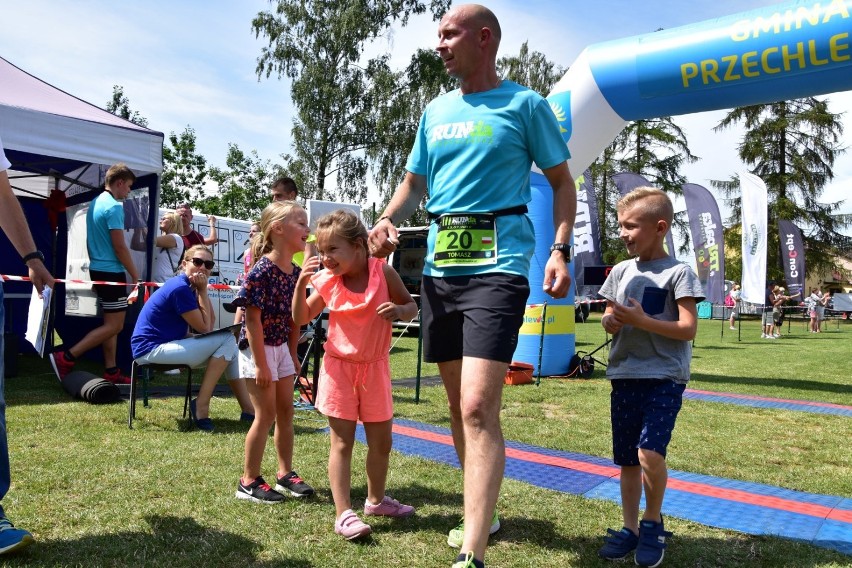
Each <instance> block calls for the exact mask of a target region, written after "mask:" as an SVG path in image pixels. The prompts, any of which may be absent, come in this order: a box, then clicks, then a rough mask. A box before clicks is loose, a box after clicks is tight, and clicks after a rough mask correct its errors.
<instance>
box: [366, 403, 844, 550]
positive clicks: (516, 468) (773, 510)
mask: <svg viewBox="0 0 852 568" xmlns="http://www.w3.org/2000/svg"><path fill="white" fill-rule="evenodd" d="M393 432H394V440H393V445H394V449H395V450H396V451H398V452H400V453H403V454H406V455H414V456H419V457H422V458H426V459H430V460H433V461H438V462H442V463H445V464H447V465H450V466H453V467H459V463H458V460H457V458H456V453H455V450H454V448H453V441H452V436H451V435H450V432H449V430H447V429H446V428H442V427H439V426H433V425H430V424H423V423H419V422H413V421H409V420H399V419H397V420H395V421H394V427H393ZM358 438H359V440H360V441H362V442H364V441H365V438H364V432H363V428H362V427H360V426H359V428H358ZM618 474H619V469H618V467H617V466H615V465H613V463H612V461H611V460H609V459H604V458H599V457H594V456H588V455H584V454H577V453H572V452H562V451H557V450H550V449H546V448H540V447H536V446H531V445H527V444H521V443H518V442H511V441H507V442H506V477H510V478H512V479H516V480H518V481H523V482H526V483H529V484H531V485H535V486H538V487H543V488H546V489H552V490H555V491H562V492H565V493H571V494H573V495H581V496H583V497H587V498H590V499H605V500H609V501H615V502H620V498H621V497H620V492H619V480H618ZM663 512H664V513H665V514H667V515H670V516H673V517H678V518H682V519H688V520H691V521H695V522H697V523H701V524H704V525H708V526H713V527H717V528H724V529H732V530H737V531H741V532H744V533H748V534H756V535H773V536H779V537H784V538H790V539H796V540H802V541H805V542H808V543H811V544H813V545H814V546H820V547H823V548H831V549H834V550H838V551H840V552H843V553H845V554H850V555H852V499H847V498H843V497H837V496H833V495H817V494H812V493H803V492H800V491H792V490H789V489H782V488H780V487H773V486H771V485H763V484H759V483H749V482H744V481H735V480H730V479H724V478H721V477H713V476H709V475H699V474H694V473H686V472H681V471H672V470H670V471H669V482H668V489H667V491H666V499H665V504H664V506H663Z"/></svg>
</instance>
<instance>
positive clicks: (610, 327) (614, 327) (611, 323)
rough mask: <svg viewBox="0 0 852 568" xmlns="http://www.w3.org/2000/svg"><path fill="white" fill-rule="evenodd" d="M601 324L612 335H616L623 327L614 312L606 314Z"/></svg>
mask: <svg viewBox="0 0 852 568" xmlns="http://www.w3.org/2000/svg"><path fill="white" fill-rule="evenodd" d="M601 325H603V328H604V331H606V332H607V333H608V334H610V335H615V334H616V333H618V332H619V331H621V328H622V327H623V324H622V323H621V322H619V321H618V320H617V319H616V318H615V316H614V315H613V314H604V315H603V317H602V318H601Z"/></svg>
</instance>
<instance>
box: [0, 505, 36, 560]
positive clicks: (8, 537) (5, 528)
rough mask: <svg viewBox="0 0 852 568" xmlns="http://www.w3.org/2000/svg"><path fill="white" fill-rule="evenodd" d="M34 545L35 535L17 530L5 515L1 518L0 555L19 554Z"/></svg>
mask: <svg viewBox="0 0 852 568" xmlns="http://www.w3.org/2000/svg"><path fill="white" fill-rule="evenodd" d="M0 515H2V513H0ZM32 543H33V535H31V534H30V533H29V531H25V530H24V529H17V528H15V525H13V524H12V522H11V521H9V519H7V518H6V516H5V515H2V516H0V554H7V553H9V552H17V551H18V550H21V549H23V548H26V547H28V546H29V545H31V544H32Z"/></svg>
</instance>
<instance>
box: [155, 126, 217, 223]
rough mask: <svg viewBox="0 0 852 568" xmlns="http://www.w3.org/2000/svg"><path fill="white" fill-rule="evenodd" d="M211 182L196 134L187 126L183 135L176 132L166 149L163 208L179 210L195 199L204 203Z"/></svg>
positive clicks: (161, 195)
mask: <svg viewBox="0 0 852 568" xmlns="http://www.w3.org/2000/svg"><path fill="white" fill-rule="evenodd" d="M206 182H207V160H206V159H205V158H204V156H202V155H201V154H199V153H198V152H197V150H196V144H195V130H193V128H192V127H191V126H189V125H187V126H186V128H185V129H184V131H183V132H181V133H180V135H178V134H175V133H174V132H172V133H171V134H169V137H168V144H167V145H164V146H163V177H162V180H161V182H160V205H161V206H163V207H171V208H174V207H177V206H178V205H179V204H180V203H183V202H185V201H190V200H191V199H203V198H204V189H205V183H206Z"/></svg>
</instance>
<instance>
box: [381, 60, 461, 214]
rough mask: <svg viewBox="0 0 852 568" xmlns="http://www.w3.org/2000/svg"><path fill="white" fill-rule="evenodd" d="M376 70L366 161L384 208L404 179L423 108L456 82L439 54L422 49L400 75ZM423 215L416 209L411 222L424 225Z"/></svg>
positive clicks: (383, 69) (384, 69)
mask: <svg viewBox="0 0 852 568" xmlns="http://www.w3.org/2000/svg"><path fill="white" fill-rule="evenodd" d="M375 71H376V72H375V73H374V79H375V80H374V85H375V93H376V95H377V97H376V99H374V101H373V105H374V107H373V110H374V113H375V117H374V121H375V128H376V141H375V142H376V143H375V144H374V145H373V146H371V147H370V148H369V149H368V150H367V158H368V159H369V160H370V164H371V171H372V174H373V179H374V181H375V183H376V185H377V186H378V188H379V193H380V194H381V195H382V197H383V200H384V203H383V204H382V205H384V204H386V203H387V201H388V200H389V199H390V197H391V195H393V192H394V190H395V189H396V187H397V185H399V182H400V181H401V180H402V178H403V177H404V176H405V163H406V161H407V159H408V154H409V153H410V152H411V147H412V146H413V145H414V138H415V135H416V133H417V127H418V124H419V122H420V116H421V114H422V113H423V109H424V108H426V104H427V103H428V102H429V101H430V100H432V99H433V98H435V97H437V96H438V95H440V94H442V93H445V92H447V91H450V90H452V89H454V88H455V87H456V86H457V82H456V80H455V79H454V78H452V77H450V76H449V75H447V72H446V71H445V70H444V63H443V61H441V58H440V57H438V54H437V53H436V52H435V51H432V50H425V49H419V50H417V52H416V53H415V54H414V55H413V56H412V57H411V61H410V62H409V64H408V66H407V67H406V68H405V70H404V71H402V72H394V71H392V70H391V69H389V68H388V67H387V66H386V65H385V66H384V67H377V68H376V70H375ZM424 215H425V213H424V212H423V211H422V208H421V209H419V210H418V211H417V212H415V214H414V215H413V216H412V218H411V220H410V223H411V224H413V225H418V224H423V223H425V221H426V219H425V216H424Z"/></svg>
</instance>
